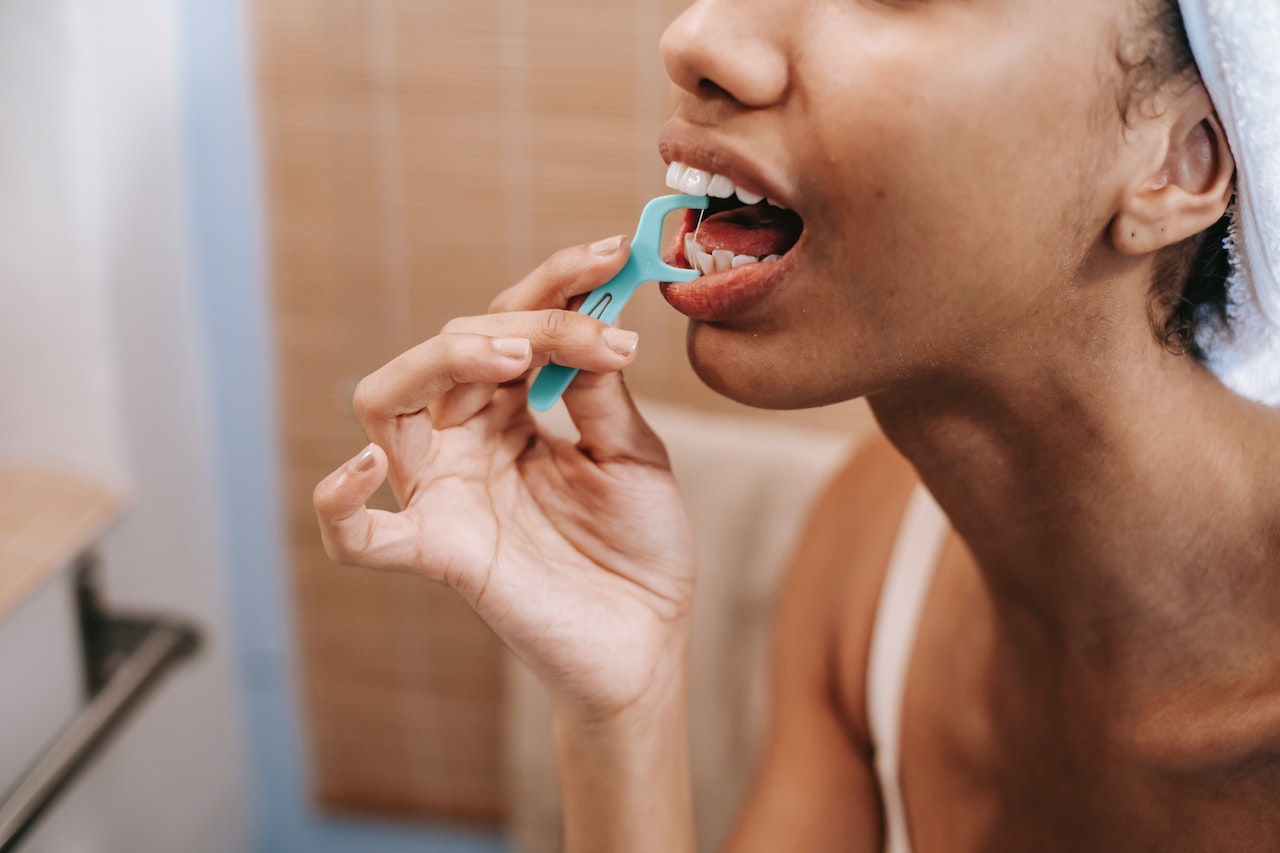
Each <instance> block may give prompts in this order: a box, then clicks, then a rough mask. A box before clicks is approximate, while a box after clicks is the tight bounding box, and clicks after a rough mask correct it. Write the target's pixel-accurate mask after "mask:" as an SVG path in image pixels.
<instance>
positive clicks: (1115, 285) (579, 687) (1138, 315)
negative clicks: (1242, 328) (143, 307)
mask: <svg viewBox="0 0 1280 853" xmlns="http://www.w3.org/2000/svg"><path fill="white" fill-rule="evenodd" d="M1138 9H1139V4H1138V3H1137V0H1134V2H1130V3H1117V2H1115V0H1037V2H1028V0H975V2H966V3H961V2H952V0H936V2H887V1H886V2H872V1H871V0H865V2H861V0H860V1H859V2H843V0H841V2H836V0H810V2H803V3H782V2H777V0H734V2H732V3H729V2H727V0H702V2H700V3H698V4H696V5H695V6H693V7H692V8H691V9H690V11H689V12H687V13H686V14H685V15H684V16H683V17H682V18H681V19H679V20H678V21H677V22H676V23H675V24H673V26H672V28H671V29H670V30H669V31H668V33H667V35H666V37H665V38H664V40H663V44H662V52H663V59H664V62H665V64H666V67H667V70H668V73H669V75H670V76H671V78H672V79H673V80H674V81H675V82H676V84H677V85H679V86H680V87H681V89H682V90H683V92H684V96H683V98H682V101H681V103H680V106H679V107H678V109H677V113H676V117H675V118H674V119H673V121H672V123H671V124H669V125H668V127H667V128H666V129H664V132H663V135H662V140H661V147H662V150H663V153H664V155H665V156H666V157H667V158H668V159H676V160H679V161H681V162H685V163H688V164H690V165H695V166H699V167H702V168H713V169H716V170H717V171H729V172H731V173H734V172H738V173H740V175H735V177H740V176H741V175H750V176H751V180H752V181H753V182H755V183H763V184H766V185H767V186H764V187H757V188H758V189H767V190H769V195H770V197H771V198H775V199H778V200H780V201H782V202H783V203H785V204H786V206H788V207H790V208H792V209H793V210H795V211H796V212H797V213H799V214H800V215H801V216H802V217H803V218H804V222H805V232H804V236H803V238H802V240H801V242H800V243H799V244H798V245H797V246H796V248H795V249H793V250H792V252H791V253H789V254H788V256H787V257H786V258H784V259H783V260H782V261H779V262H777V263H779V264H782V265H784V266H782V267H780V269H781V270H782V274H781V278H780V280H779V282H778V285H777V286H776V287H773V288H772V289H771V290H770V291H769V292H768V293H767V294H765V295H764V296H763V297H762V298H761V299H760V300H759V302H758V303H756V304H753V305H751V306H750V307H749V309H748V310H744V311H740V312H737V313H735V314H734V315H733V316H731V317H725V318H721V319H714V318H713V319H710V320H700V321H694V322H691V324H690V331H689V354H690V359H691V362H692V363H693V365H694V367H695V369H696V370H697V371H698V373H699V375H700V376H701V377H702V378H703V379H704V380H705V381H706V382H707V383H708V384H709V385H710V386H711V387H713V388H714V389H716V390H717V391H719V392H721V393H724V394H726V395H728V396H731V397H734V398H736V399H739V400H741V401H744V402H747V403H751V404H753V405H758V406H765V407H778V408H785V407H798V406H807V405H814V404H819V403H825V402H830V401H833V400H839V399H847V398H850V397H855V396H866V397H867V398H868V399H869V401H870V403H871V405H872V409H873V411H874V412H875V414H876V416H877V419H878V421H879V423H880V425H881V428H882V430H883V433H884V436H885V440H884V441H883V442H879V443H877V444H875V445H874V446H872V447H870V448H869V449H867V450H866V451H864V452H863V453H861V454H860V455H859V456H858V458H856V459H855V460H854V461H853V462H852V463H851V465H850V467H849V469H848V470H847V471H846V472H844V473H843V474H842V475H841V476H840V477H839V478H837V480H836V482H835V483H834V485H833V486H832V488H831V490H830V492H829V493H828V495H827V496H826V498H825V499H824V500H823V501H822V502H821V505H820V506H819V507H818V509H817V511H816V512H815V515H814V519H813V521H812V523H811V525H810V528H809V530H808V531H807V533H806V535H805V537H804V538H803V543H804V544H803V546H802V547H801V549H800V551H799V553H798V554H797V556H796V559H795V562H794V565H793V567H792V569H791V571H790V573H789V575H788V581H787V583H786V585H785V589H784V591H783V594H782V596H781V599H780V602H779V609H778V622H777V628H776V631H775V653H774V657H775V672H776V674H775V679H774V684H775V694H776V695H775V713H774V716H773V725H772V730H771V733H770V736H769V742H768V745H767V747H766V750H765V757H764V759H763V762H762V765H761V768H760V773H759V778H758V780H757V783H756V785H755V787H754V789H753V791H752V793H751V795H750V797H749V798H748V801H747V803H746V804H745V805H744V809H743V814H742V818H741V821H740V824H739V826H738V828H737V830H736V831H735V832H734V834H733V836H732V838H731V839H730V841H729V842H728V848H729V849H730V850H733V851H756V850H760V851H765V850H779V849H796V850H800V849H803V850H807V851H808V850H812V851H823V850H833V851H834V850H855V851H857V850H864V851H871V850H877V849H880V846H881V845H882V843H883V839H882V832H883V830H882V826H881V818H880V814H879V792H878V791H877V788H876V782H875V780H874V777H873V775H872V773H871V772H870V769H869V768H870V765H869V760H870V750H871V747H870V741H869V738H868V735H867V729H866V719H865V711H864V705H865V691H864V687H863V685H864V681H865V672H866V653H867V641H868V637H869V635H870V631H871V625H872V621H873V619H874V612H875V603H876V596H877V595H878V592H879V587H880V583H881V580H882V578H883V574H884V567H885V562H886V561H887V559H888V556H889V552H890V549H891V546H892V539H893V535H894V531H895V529H896V527H897V524H898V521H899V519H900V517H901V513H902V508H903V506H904V505H905V502H906V500H907V496H908V494H909V493H910V491H911V490H912V489H913V488H914V487H915V485H916V484H917V482H923V483H924V484H925V485H926V486H927V487H928V488H929V489H930V490H931V491H932V492H933V494H934V495H935V497H936V498H937V500H938V502H939V503H940V505H941V506H942V507H943V509H944V510H945V512H946V514H947V516H948V518H949V519H950V521H951V524H952V528H953V529H952V531H951V533H950V534H949V539H948V543H947V545H946V547H945V548H944V552H943V556H942V558H941V560H940V563H939V566H938V570H937V577H936V580H935V582H934V586H933V587H932V589H931V592H930V598H929V601H928V603H927V604H926V608H925V614H924V620H923V623H922V626H921V629H920V632H919V634H918V636H917V640H916V647H915V650H914V653H913V656H912V663H911V667H910V670H909V673H908V681H907V700H906V707H905V710H904V717H903V730H904V735H903V738H904V739H903V753H902V756H901V761H902V768H903V774H904V780H905V782H904V789H905V795H906V800H907V804H908V819H909V823H910V827H911V833H912V840H913V843H914V845H915V848H916V849H917V850H923V851H929V850H945V851H962V850H1019V849H1036V850H1055V849H1061V850H1081V849H1089V850H1134V849H1161V850H1170V849H1196V850H1201V849H1230V850H1264V849H1274V847H1275V844H1276V843H1277V841H1276V840H1277V839H1280V810H1277V809H1275V808H1274V807H1273V804H1274V803H1276V802H1280V620H1277V618H1276V617H1275V614H1276V613H1277V612H1280V571H1277V567H1278V566H1280V505H1278V502H1277V496H1276V495H1277V490H1276V488H1275V485H1276V484H1277V483H1280V441H1277V438H1280V418H1278V417H1277V413H1276V412H1275V411H1273V410H1269V409H1266V408H1264V407H1261V406H1258V405H1255V404H1252V403H1250V402H1248V401H1246V400H1243V399H1241V398H1239V397H1236V396H1235V395H1233V394H1231V393H1230V392H1229V391H1227V390H1226V389H1224V388H1223V387H1222V386H1221V385H1220V384H1219V383H1218V382H1217V381H1216V380H1215V379H1214V377H1212V376H1211V375H1210V374H1209V373H1207V372H1206V371H1205V370H1204V369H1203V368H1202V367H1200V366H1199V365H1198V364H1196V363H1195V362H1194V361H1192V360H1191V359H1189V358H1187V357H1185V356H1176V355H1173V354H1171V353H1170V352H1168V351H1167V350H1166V349H1165V348H1164V347H1163V346H1162V345H1161V344H1160V343H1159V342H1158V341H1157V339H1156V337H1155V335H1154V334H1153V332H1152V327H1151V316H1150V314H1151V306H1152V303H1151V297H1150V281H1151V276H1152V272H1153V270H1154V265H1155V263H1156V260H1157V256H1158V253H1159V252H1161V251H1162V250H1165V249H1167V248H1168V247H1170V246H1173V245H1175V244H1176V243H1178V242H1179V241H1181V240H1182V239H1184V238H1187V237H1190V236H1192V235H1195V234H1197V233H1199V232H1200V231H1202V230H1203V229H1204V228H1206V227H1208V226H1209V225H1210V224H1212V222H1214V221H1215V220H1216V219H1217V218H1218V217H1219V216H1220V215H1221V214H1222V212H1223V210H1224V209H1225V206H1226V203H1227V200H1228V198H1229V195H1230V192H1231V184H1232V175H1233V168H1234V167H1233V164H1232V162H1231V157H1230V152H1229V151H1228V150H1227V147H1226V145H1225V142H1224V141H1223V138H1222V133H1221V130H1220V128H1219V127H1218V125H1217V123H1216V119H1215V118H1214V116H1213V113H1212V107H1211V104H1210V103H1209V101H1208V98H1207V96H1206V95H1205V93H1204V91H1203V89H1202V88H1201V87H1200V86H1198V85H1192V84H1190V83H1189V82H1187V81H1172V82H1170V83H1169V84H1168V85H1165V86H1164V87H1162V88H1161V89H1160V90H1159V91H1158V92H1156V93H1155V95H1154V96H1153V100H1151V101H1150V102H1148V103H1144V104H1142V105H1140V107H1139V108H1138V109H1137V110H1136V111H1135V112H1134V113H1133V114H1131V115H1129V116H1128V117H1124V116H1121V115H1119V114H1118V112H1117V109H1116V103H1117V97H1116V93H1117V91H1118V89H1117V86H1119V85H1120V82H1119V74H1118V70H1117V69H1116V67H1115V65H1116V63H1115V47H1116V44H1117V38H1118V34H1120V33H1123V32H1125V31H1126V30H1125V28H1126V27H1132V26H1134V25H1135V24H1134V21H1136V20H1140V16H1139V15H1138V14H1137V11H1138ZM1126 118H1127V121H1126ZM615 243H616V241H615ZM610 246H613V248H612V251H609V248H610V247H609V246H604V247H601V246H596V247H595V248H594V250H593V249H592V248H590V247H586V246H583V247H577V248H575V249H569V250H565V251H564V252H562V253H560V254H559V255H557V256H555V257H553V258H552V259H551V260H550V261H548V263H547V264H545V265H544V266H543V267H542V268H540V269H539V270H537V271H535V272H534V273H532V274H531V275H530V276H529V278H527V279H526V280H525V281H523V282H521V283H520V284H518V285H517V286H516V287H514V288H512V289H511V290H510V291H508V292H507V293H505V294H504V295H503V296H501V297H499V299H498V300H497V302H496V303H495V305H494V306H493V308H494V313H492V314H490V315H487V316H485V317H477V318H464V319H461V320H458V321H455V322H454V323H452V324H450V326H449V327H447V328H446V329H445V330H444V332H443V333H442V334H441V335H440V336H439V337H437V338H433V339H432V340H430V341H427V342H425V343H424V344H422V345H420V346H419V347H417V348H415V349H414V350H412V351H410V352H409V353H406V354H405V355H403V356H401V357H400V358H399V359H397V360H396V361H394V362H392V363H391V364H389V365H387V366H386V367H384V368H382V369H381V370H380V371H378V372H377V373H375V374H373V375H372V376H371V377H369V378H368V379H366V380H365V381H364V382H363V383H362V384H361V387H360V390H359V391H358V393H357V401H356V408H357V411H358V413H359V414H360V416H361V419H362V422H363V423H364V425H365V429H366V431H367V432H368V434H369V437H370V438H371V439H372V441H373V442H374V445H371V447H370V448H369V449H368V450H367V451H366V452H365V453H364V454H362V455H361V456H358V457H357V458H356V459H355V460H352V461H351V462H349V463H347V464H346V465H344V466H343V467H342V468H340V469H339V470H338V471H336V472H335V473H334V474H333V475H331V476H330V477H329V478H327V479H326V480H325V481H324V482H323V483H321V484H320V485H319V486H318V487H317V490H316V508H317V514H318V517H319V519H320V524H321V529H322V532H323V535H324V538H325V542H326V546H327V547H328V549H329V552H330V554H331V555H332V556H333V557H334V558H335V559H337V560H339V561H340V562H345V563H349V564H353V565H364V566H374V567H382V568H391V569H397V570H403V571H413V572H417V573H420V574H422V575H424V576H426V577H429V578H432V579H434V580H438V581H441V582H445V583H448V584H450V585H451V586H453V587H454V588H455V589H457V590H458V591H459V592H460V593H461V594H462V595H463V596H464V597H465V598H466V599H467V600H468V601H469V602H470V603H471V604H472V605H473V606H474V607H475V608H476V609H477V611H478V612H479V613H480V614H481V615H482V616H484V617H485V618H486V619H487V620H488V621H489V624H490V625H492V626H493V628H494V629H495V631H497V632H498V634H499V635H500V636H501V637H502V638H503V639H504V640H505V641H506V642H507V643H508V644H509V645H510V646H511V647H512V648H513V649H514V650H515V651H516V653H517V654H519V655H520V656H521V657H522V658H523V659H524V660H525V661H526V662H527V663H528V664H529V665H530V666H531V667H532V668H533V670H534V671H535V672H536V673H537V674H538V675H539V676H540V677H541V678H542V680H543V682H544V683H545V684H546V685H547V687H548V689H549V691H550V692H551V695H552V700H553V704H554V708H555V737H556V744H557V751H558V756H559V760H560V775H561V784H562V788H563V791H564V797H565V821H566V847H567V849H571V850H579V849H582V850H611V851H621V850H637V851H646V850H647V851H651V850H672V851H678V850H691V849H693V840H692V839H693V833H692V807H691V805H690V800H689V788H690V786H689V771H688V765H687V760H686V759H685V757H684V756H685V754H686V750H687V738H686V733H685V715H684V711H683V703H684V698H685V682H686V679H687V664H686V656H687V642H688V615H689V612H690V606H691V599H690V596H691V595H692V584H693V568H692V557H691V547H690V545H689V534H688V531H687V526H686V525H685V524H684V522H683V514H682V511H681V510H680V508H679V499H678V496H677V493H676V491H675V487H674V484H673V483H672V482H671V479H670V475H669V471H668V469H667V466H666V460H665V453H664V452H663V451H662V448H661V444H660V442H659V441H658V439H657V438H656V437H655V436H654V435H653V434H652V432H651V431H650V430H648V428H647V427H646V426H645V425H644V422H643V420H642V419H641V418H640V416H639V415H638V413H637V412H636V411H635V409H634V407H633V406H632V405H631V402H630V399H629V397H628V396H627V394H626V391H625V388H624V386H623V385H622V382H621V378H620V374H619V373H618V372H617V371H618V370H620V369H621V368H623V367H625V366H626V365H627V364H629V363H630V361H631V359H632V358H633V357H634V353H633V352H631V351H630V350H629V349H628V347H627V346H626V344H627V343H628V342H627V341H619V340H617V335H616V333H611V334H613V335H614V336H615V339H614V340H613V344H614V346H613V347H611V346H610V342H609V341H608V340H607V339H606V336H605V332H606V330H605V328H604V327H602V326H601V325H600V324H599V323H597V322H595V321H593V320H590V319H589V318H583V317H578V316H577V315H573V314H569V313H566V312H564V311H563V310H559V309H563V308H564V307H565V306H567V305H568V304H569V301H570V300H571V299H572V297H573V296H574V295H576V294H580V293H583V292H585V291H587V290H589V289H590V288H591V287H593V286H595V285H596V284H599V283H600V282H602V281H604V280H606V279H607V278H608V277H609V275H611V274H612V272H613V271H615V270H617V269H618V268H619V267H620V266H621V264H622V263H623V261H624V259H625V256H626V246H625V243H623V244H621V245H613V244H610ZM817 306H820V308H821V310H817V309H816V307H817ZM495 341H497V342H499V343H498V344H495ZM525 342H528V343H527V344H526V343H525ZM619 343H621V344H623V345H622V346H621V347H620V349H621V350H622V352H621V353H620V352H619V351H618V349H619V347H618V344H619ZM499 344H500V346H499ZM504 350H505V351H506V353H504ZM549 359H553V360H555V361H556V362H559V363H564V364H569V365H571V366H575V367H582V368H584V369H586V370H588V371H593V373H592V374H589V375H588V374H584V375H583V377H582V378H580V379H579V381H578V382H576V383H575V384H574V386H572V387H571V389H570V391H569V392H568V393H567V394H566V396H565V403H566V406H567V407H568V409H569V411H570V413H571V414H572V415H573V417H574V419H575V421H576V422H577V424H578V426H579V428H580V430H581V433H582V440H581V442H580V443H579V444H577V445H573V444H569V443H566V442H563V441H560V440H556V439H554V438H551V437H549V436H546V435H543V434H541V433H540V432H539V431H538V428H537V426H536V425H535V424H534V422H533V421H532V420H531V419H530V417H529V415H528V413H527V411H526V410H525V408H524V405H523V396H522V395H523V388H522V386H521V385H520V384H519V382H518V380H519V379H520V378H521V377H522V376H523V375H524V374H525V372H526V371H527V370H528V369H529V368H530V367H531V366H536V365H539V364H542V363H545V362H546V361H547V360H549ZM384 478H389V479H390V481H391V484H392V486H393V488H394V489H395V491H396V493H397V495H398V497H399V498H400V500H401V503H402V505H403V506H404V507H405V509H404V510H403V511H402V512H400V513H398V514H387V513H379V512H372V511H367V510H365V509H364V503H365V501H366V500H367V499H368V498H369V496H370V495H372V493H373V491H374V490H375V489H376V488H377V486H378V485H379V484H380V483H381V482H382V480H383V479H384Z"/></svg>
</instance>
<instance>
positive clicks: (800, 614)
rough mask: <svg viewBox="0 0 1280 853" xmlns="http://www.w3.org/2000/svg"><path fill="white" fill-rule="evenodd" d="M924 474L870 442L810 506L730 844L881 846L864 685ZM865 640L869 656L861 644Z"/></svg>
mask: <svg viewBox="0 0 1280 853" xmlns="http://www.w3.org/2000/svg"><path fill="white" fill-rule="evenodd" d="M914 482H915V475H914V472H913V471H912V469H911V467H910V465H908V464H907V463H906V462H905V461H904V460H903V459H902V457H900V456H899V455H898V454H897V453H896V452H895V451H894V450H893V449H892V447H890V446H889V445H888V443H887V442H885V441H884V440H883V439H876V440H875V441H873V442H871V443H870V444H868V445H866V446H864V447H863V448H861V449H860V450H859V451H858V453H857V454H855V456H854V457H853V458H852V459H851V460H850V461H849V462H848V463H847V464H846V466H845V467H844V468H843V469H842V470H841V471H840V472H839V474H837V475H836V476H835V477H834V478H833V480H832V481H831V483H830V485H829V486H828V487H827V489H826V490H825V492H824V494H823V495H822V496H821V497H820V498H819V500H818V501H817V503H816V504H815V506H814V509H813V511H812V513H811V515H810V519H809V522H808V524H807V526H806V529H805V532H804V534H803V536H802V538H801V540H800V545H799V547H798V548H797V550H796V554H795V556H794V558H793V561H792V563H791V567H790V569H789V571H788V573H787V576H786V579H785V581H784V583H783V588H782V590H781V593H780V595H779V599H778V605H777V611H776V618H775V621H774V630H773V652H772V666H771V671H772V695H773V701H772V719H771V723H770V730H769V737H768V740H767V742H766V744H765V749H764V755H763V759H762V762H761V765H760V768H759V770H758V772H757V775H756V780H755V784H754V785H753V787H752V790H751V792H750V795H749V796H748V799H747V802H746V804H745V806H744V808H743V810H742V813H741V816H740V818H739V821H738V824H737V826H736V827H735V830H734V833H733V835H732V837H731V840H730V843H729V844H728V846H727V849H728V850H730V851H733V853H757V851H766V850H779V849H792V850H806V851H813V853H820V851H827V850H830V851H836V850H841V851H848V850H855V851H858V850H865V851H873V850H879V849H880V846H881V843H882V830H881V819H880V809H879V793H878V790H877V788H876V783H875V779H874V775H873V773H872V771H871V762H870V743H869V739H868V737H867V735H866V726H865V722H864V717H865V715H864V714H863V713H862V711H861V699H860V697H861V693H860V688H858V690H859V692H858V694H857V696H856V697H851V696H848V695H846V694H848V693H849V692H850V690H852V689H854V688H853V687H852V685H854V684H856V683H858V682H859V680H860V679H861V678H862V677H863V675H862V674H863V673H864V672H865V669H866V665H865V649H866V642H865V640H864V639H861V638H862V637H863V636H864V635H865V636H868V637H869V635H870V628H871V621H872V619H873V617H874V614H875V605H876V599H877V597H878V593H879V588H880V582H881V579H882V577H883V574H884V563H885V562H886V561H887V559H888V553H889V550H890V545H891V540H892V538H893V531H894V530H895V529H896V527H897V518H898V516H899V515H900V514H901V511H902V507H903V505H904V504H905V502H906V500H907V496H908V495H909V494H910V491H911V488H912V485H913V484H914ZM859 644H861V653H860V652H859V648H858V646H859Z"/></svg>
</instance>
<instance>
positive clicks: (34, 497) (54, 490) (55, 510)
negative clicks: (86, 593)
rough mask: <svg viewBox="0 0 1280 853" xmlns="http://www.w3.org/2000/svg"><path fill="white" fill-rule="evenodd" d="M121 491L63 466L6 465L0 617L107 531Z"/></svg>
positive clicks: (0, 480) (1, 481) (0, 519)
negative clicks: (69, 471) (85, 477)
mask: <svg viewBox="0 0 1280 853" xmlns="http://www.w3.org/2000/svg"><path fill="white" fill-rule="evenodd" d="M123 508H124V498H123V496H122V495H121V494H119V493H118V492H116V491H113V490H111V489H109V488H107V487H105V486H103V485H101V484H99V483H95V482H93V481H90V480H87V479H84V478H81V477H77V476H74V475H72V474H68V473H65V472H61V471H52V470H48V469H44V468H34V467H21V466H4V465H0V619H3V618H4V617H5V615H6V614H7V613H9V611H11V610H13V609H14V608H15V607H16V606H17V605H18V604H20V603H21V602H22V601H23V600H24V599H25V598H26V597H27V596H28V595H30V594H31V593H32V592H33V591H35V590H36V589H37V588H39V587H40V585H41V584H42V583H44V582H45V581H46V580H48V579H49V578H50V577H51V576H52V575H53V574H54V573H56V572H60V571H65V570H67V569H68V568H69V567H70V566H71V565H72V563H74V561H75V559H76V557H77V556H78V555H80V554H81V553H82V552H84V550H85V549H86V548H89V547H90V546H91V545H92V544H93V543H94V542H96V541H97V539H98V537H99V536H101V535H102V534H103V532H105V531H106V529H107V528H108V527H109V526H110V525H111V523H112V522H114V521H115V520H116V518H117V517H118V516H119V515H120V512H121V510H122V509H123Z"/></svg>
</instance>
